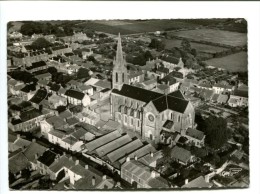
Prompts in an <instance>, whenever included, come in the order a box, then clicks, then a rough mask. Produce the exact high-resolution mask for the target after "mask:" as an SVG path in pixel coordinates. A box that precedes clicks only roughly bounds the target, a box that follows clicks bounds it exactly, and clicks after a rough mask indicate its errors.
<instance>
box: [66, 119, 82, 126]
mask: <svg viewBox="0 0 260 194" xmlns="http://www.w3.org/2000/svg"><path fill="white" fill-rule="evenodd" d="M67 123H68V124H69V125H70V126H71V125H75V124H77V123H79V120H78V119H77V118H76V117H71V118H68V119H67Z"/></svg>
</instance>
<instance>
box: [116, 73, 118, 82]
mask: <svg viewBox="0 0 260 194" xmlns="http://www.w3.org/2000/svg"><path fill="white" fill-rule="evenodd" d="M116 82H118V73H116Z"/></svg>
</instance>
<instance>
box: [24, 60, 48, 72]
mask: <svg viewBox="0 0 260 194" xmlns="http://www.w3.org/2000/svg"><path fill="white" fill-rule="evenodd" d="M46 65H47V64H46V62H45V61H39V62H35V63H32V66H30V67H26V69H27V70H31V69H34V68H38V67H43V66H46Z"/></svg>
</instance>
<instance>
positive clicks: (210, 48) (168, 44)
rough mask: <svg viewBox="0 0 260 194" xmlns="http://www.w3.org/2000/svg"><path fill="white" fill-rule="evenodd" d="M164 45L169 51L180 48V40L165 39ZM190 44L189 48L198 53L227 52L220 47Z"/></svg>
mask: <svg viewBox="0 0 260 194" xmlns="http://www.w3.org/2000/svg"><path fill="white" fill-rule="evenodd" d="M165 44H166V45H165V48H166V49H171V48H173V47H180V46H181V40H178V39H165ZM190 44H191V48H194V49H196V50H197V51H199V52H206V53H211V54H214V53H217V52H221V51H225V50H227V49H226V48H224V47H220V46H211V45H207V44H200V43H195V42H191V43H190Z"/></svg>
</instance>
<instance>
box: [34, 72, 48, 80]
mask: <svg viewBox="0 0 260 194" xmlns="http://www.w3.org/2000/svg"><path fill="white" fill-rule="evenodd" d="M46 77H51V74H50V73H43V74H40V75H36V76H35V78H37V79H42V78H46Z"/></svg>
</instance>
